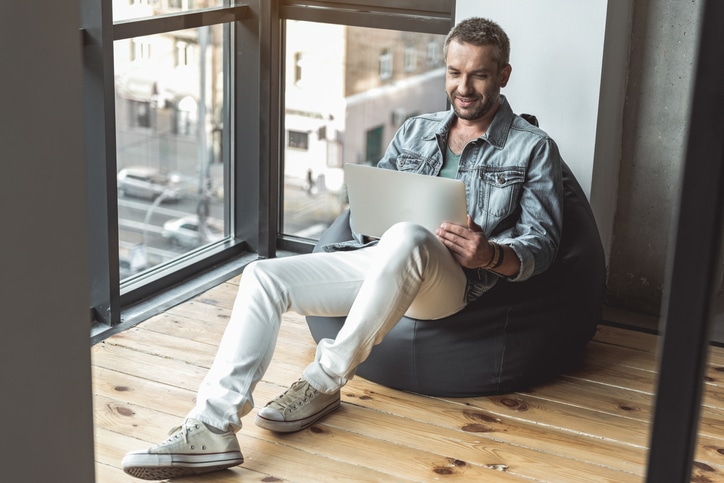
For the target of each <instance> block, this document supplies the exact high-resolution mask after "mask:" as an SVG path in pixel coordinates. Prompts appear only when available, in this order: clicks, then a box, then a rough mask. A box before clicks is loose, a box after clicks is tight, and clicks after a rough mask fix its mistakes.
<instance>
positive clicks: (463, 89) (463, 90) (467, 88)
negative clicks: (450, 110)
mask: <svg viewBox="0 0 724 483" xmlns="http://www.w3.org/2000/svg"><path fill="white" fill-rule="evenodd" d="M457 90H458V92H459V93H460V94H469V93H470V92H471V91H472V90H473V89H472V84H471V82H470V77H468V76H461V77H460V82H459V83H458V89H457Z"/></svg>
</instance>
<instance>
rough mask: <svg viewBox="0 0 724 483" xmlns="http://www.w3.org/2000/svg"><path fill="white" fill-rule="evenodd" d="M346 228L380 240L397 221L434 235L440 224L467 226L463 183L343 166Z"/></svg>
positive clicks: (377, 169) (378, 169)
mask: <svg viewBox="0 0 724 483" xmlns="http://www.w3.org/2000/svg"><path fill="white" fill-rule="evenodd" d="M344 177H345V182H346V184H347V195H348V197H349V207H350V225H351V226H352V229H353V230H354V231H355V232H356V233H360V234H362V235H367V236H371V237H380V236H382V234H383V233H384V232H385V231H386V230H387V229H388V228H389V227H390V226H392V225H394V224H395V223H398V222H401V221H410V222H413V223H417V224H420V225H422V226H424V227H425V228H427V229H428V230H430V231H431V232H432V233H435V230H436V229H437V228H438V227H439V226H440V224H441V223H442V222H444V221H448V222H452V223H457V224H459V225H463V226H466V225H467V209H466V202H465V184H464V183H463V182H462V181H460V180H456V179H450V178H440V177H436V176H427V175H422V174H416V173H407V172H404V171H395V170H391V169H383V168H376V167H372V166H366V165H360V164H345V166H344Z"/></svg>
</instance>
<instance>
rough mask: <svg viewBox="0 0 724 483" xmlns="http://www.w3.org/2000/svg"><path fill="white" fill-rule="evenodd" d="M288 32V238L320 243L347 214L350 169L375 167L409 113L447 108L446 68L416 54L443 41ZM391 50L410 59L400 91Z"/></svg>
mask: <svg viewBox="0 0 724 483" xmlns="http://www.w3.org/2000/svg"><path fill="white" fill-rule="evenodd" d="M285 33H286V38H285V45H286V46H287V52H288V54H287V56H286V61H285V65H287V71H286V78H285V80H286V82H285V89H284V100H285V105H284V112H285V117H284V126H285V127H286V129H287V131H288V138H287V139H288V140H287V144H286V146H285V150H284V152H283V163H284V186H283V197H284V202H283V205H282V208H283V212H282V215H281V217H282V220H283V225H282V232H283V233H284V234H285V235H289V236H293V237H297V238H298V237H304V238H309V239H317V238H319V236H320V234H321V233H322V231H323V230H324V229H325V228H327V227H328V226H329V225H330V224H331V222H332V221H334V219H335V218H336V217H337V216H338V215H339V214H340V213H341V212H342V211H343V210H344V209H346V208H347V204H346V198H345V196H346V195H345V185H344V172H343V167H344V164H345V163H376V162H377V161H379V159H380V157H381V156H382V154H383V152H384V150H385V148H386V147H387V144H388V143H389V142H390V141H391V140H392V135H393V134H394V133H395V130H396V129H397V128H398V127H399V126H400V124H402V122H403V121H404V120H405V119H406V117H407V116H408V115H409V114H410V113H412V112H433V111H439V110H444V109H445V108H446V100H445V95H444V83H445V74H444V69H442V68H441V67H440V66H433V67H432V68H426V67H425V66H423V67H425V68H420V67H421V66H419V65H417V50H416V46H417V45H423V46H424V45H427V42H428V41H434V42H437V43H442V41H443V40H444V36H443V35H435V34H429V33H415V32H408V31H403V30H400V31H395V30H389V29H377V28H369V27H358V26H349V25H335V24H328V23H319V22H307V21H296V20H287V21H286V24H285ZM391 45H396V46H399V47H398V48H399V49H400V51H401V52H402V51H403V50H404V53H405V55H404V61H405V64H406V66H405V69H400V72H399V73H398V75H397V78H396V79H395V80H396V81H398V80H399V82H398V83H396V84H390V83H389V82H386V81H385V80H384V78H390V77H391V76H392V62H393V53H392V50H391V49H390V48H389V47H388V46H391ZM300 51H303V52H304V83H300V82H298V75H299V74H298V70H297V68H298V65H299V62H300V59H301V56H300V54H299V52H300ZM380 52H381V53H382V54H381V55H380ZM402 58H403V57H402V56H400V59H402ZM403 70H404V71H405V72H402V71H403ZM390 123H392V124H393V126H392V127H388V128H385V126H389V125H390Z"/></svg>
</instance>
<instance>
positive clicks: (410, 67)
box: [405, 45, 417, 72]
mask: <svg viewBox="0 0 724 483" xmlns="http://www.w3.org/2000/svg"><path fill="white" fill-rule="evenodd" d="M415 69H417V48H415V46H414V45H407V46H406V47H405V72H413V71H414V70H415Z"/></svg>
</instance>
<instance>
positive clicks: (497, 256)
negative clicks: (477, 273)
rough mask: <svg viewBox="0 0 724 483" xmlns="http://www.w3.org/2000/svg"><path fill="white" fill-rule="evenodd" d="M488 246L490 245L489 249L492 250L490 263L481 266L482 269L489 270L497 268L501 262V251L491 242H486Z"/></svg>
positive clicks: (498, 246)
mask: <svg viewBox="0 0 724 483" xmlns="http://www.w3.org/2000/svg"><path fill="white" fill-rule="evenodd" d="M488 245H490V248H492V249H493V256H492V257H490V261H489V262H488V263H486V264H485V265H483V269H485V270H489V269H491V268H495V267H499V266H500V264H501V263H503V262H502V260H501V258H502V253H503V250H502V249H501V247H500V245H498V244H497V243H493V242H490V241H489V242H488Z"/></svg>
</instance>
